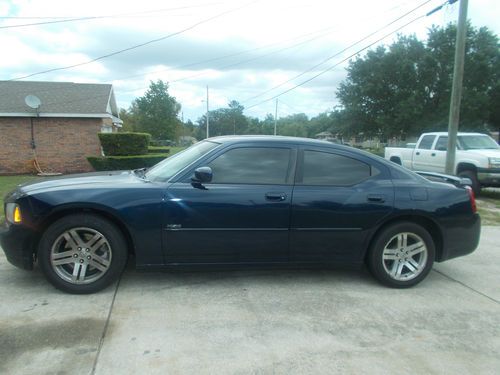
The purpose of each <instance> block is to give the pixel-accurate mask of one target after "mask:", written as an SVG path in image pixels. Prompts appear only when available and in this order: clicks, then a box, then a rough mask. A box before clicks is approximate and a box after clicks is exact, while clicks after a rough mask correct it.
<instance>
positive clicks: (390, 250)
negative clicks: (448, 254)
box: [367, 221, 436, 288]
mask: <svg viewBox="0 0 500 375" xmlns="http://www.w3.org/2000/svg"><path fill="white" fill-rule="evenodd" d="M404 234H406V235H407V245H408V247H407V249H410V248H412V246H413V247H415V249H413V250H411V251H410V253H411V252H416V251H420V252H419V253H415V255H412V254H410V255H408V252H406V253H405V251H401V250H400V248H402V247H403V246H401V247H400V246H399V242H398V241H399V238H398V236H403V237H404ZM403 237H402V240H403ZM394 241H396V242H394ZM419 241H420V242H422V244H423V245H425V248H423V247H418V242H419ZM394 245H396V246H394ZM394 247H396V249H394ZM384 250H385V251H386V253H385V255H384ZM435 253H436V250H435V245H434V241H433V239H432V237H431V235H430V234H429V232H427V230H425V229H424V228H423V227H421V226H420V225H417V224H415V223H412V222H406V221H404V222H398V223H395V224H392V225H390V226H388V227H386V228H384V229H383V230H382V231H381V232H380V233H379V234H378V235H377V236H376V238H375V239H374V240H373V241H372V244H371V246H370V249H369V252H368V255H367V263H368V268H369V269H370V271H371V273H372V274H373V276H374V277H375V278H376V279H377V280H378V281H379V282H380V283H382V284H384V285H387V286H390V287H393V288H409V287H411V286H414V285H416V284H418V283H419V282H421V281H422V280H423V279H425V277H426V276H427V275H428V274H429V272H430V270H431V269H432V265H433V263H434V258H435ZM424 254H425V256H424ZM384 257H385V258H388V257H397V258H394V260H392V259H385V258H384ZM410 257H411V258H412V260H409V258H410ZM409 262H411V263H409ZM401 264H402V265H401ZM414 264H418V265H419V267H415V266H414ZM399 267H401V271H400V273H401V274H400V276H397V272H398V271H399ZM410 267H412V268H415V269H416V270H417V271H418V272H415V271H412V270H411V268H410ZM389 268H390V270H389ZM394 269H395V271H396V274H395V275H391V273H392V271H393V270H394Z"/></svg>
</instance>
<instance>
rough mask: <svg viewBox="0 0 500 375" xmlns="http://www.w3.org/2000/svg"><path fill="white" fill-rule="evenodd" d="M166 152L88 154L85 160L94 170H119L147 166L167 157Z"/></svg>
mask: <svg viewBox="0 0 500 375" xmlns="http://www.w3.org/2000/svg"><path fill="white" fill-rule="evenodd" d="M167 157H168V154H147V155H132V156H108V157H104V158H102V157H97V156H88V157H87V160H88V161H89V163H90V164H91V165H92V167H94V169H95V170H96V171H119V170H128V169H138V168H149V167H152V166H153V165H155V164H157V163H159V162H160V161H162V160H163V159H165V158H167Z"/></svg>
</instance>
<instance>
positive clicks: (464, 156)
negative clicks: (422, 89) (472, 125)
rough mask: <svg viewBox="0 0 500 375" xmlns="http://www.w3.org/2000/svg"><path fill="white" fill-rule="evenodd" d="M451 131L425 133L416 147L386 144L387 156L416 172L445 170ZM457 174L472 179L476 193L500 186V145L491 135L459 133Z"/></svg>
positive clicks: (439, 171)
mask: <svg viewBox="0 0 500 375" xmlns="http://www.w3.org/2000/svg"><path fill="white" fill-rule="evenodd" d="M447 146H448V133H446V132H435V133H424V134H422V135H421V136H420V138H419V139H418V142H417V144H416V145H415V147H414V148H403V147H386V148H385V158H386V159H387V160H390V161H392V162H394V163H397V164H400V165H402V166H404V167H406V168H409V169H411V170H414V171H423V172H437V173H444V172H445V164H446V149H447ZM454 170H455V175H457V176H460V177H467V178H470V179H471V181H472V189H473V190H474V193H476V194H479V192H480V190H481V187H491V186H496V187H498V186H500V146H499V145H498V144H497V143H496V142H495V141H494V140H493V138H491V137H490V136H488V135H485V134H480V133H458V138H457V151H456V156H455V168H454Z"/></svg>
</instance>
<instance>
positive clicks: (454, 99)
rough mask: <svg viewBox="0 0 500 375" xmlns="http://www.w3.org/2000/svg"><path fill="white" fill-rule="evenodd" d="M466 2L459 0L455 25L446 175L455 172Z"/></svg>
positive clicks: (465, 26) (466, 0)
mask: <svg viewBox="0 0 500 375" xmlns="http://www.w3.org/2000/svg"><path fill="white" fill-rule="evenodd" d="M468 2H469V1H468V0H460V8H459V11H458V23H457V41H456V45H455V66H454V68H453V85H452V88H451V101H450V117H449V120H448V149H447V152H446V168H445V172H446V173H447V174H454V172H455V153H456V152H455V151H456V149H457V133H458V122H459V119H460V101H461V99H462V81H463V76H464V57H465V56H464V55H465V37H466V29H467V5H468Z"/></svg>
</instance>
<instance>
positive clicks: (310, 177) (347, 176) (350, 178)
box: [302, 151, 379, 186]
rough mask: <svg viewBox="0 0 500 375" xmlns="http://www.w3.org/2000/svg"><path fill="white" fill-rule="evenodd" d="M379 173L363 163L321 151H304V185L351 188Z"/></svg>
mask: <svg viewBox="0 0 500 375" xmlns="http://www.w3.org/2000/svg"><path fill="white" fill-rule="evenodd" d="M378 173H379V171H378V170H377V169H376V168H373V169H372V167H371V166H370V165H369V164H366V163H364V162H362V161H359V160H357V159H353V158H350V157H347V156H342V155H337V154H330V153H327V152H321V151H304V164H303V168H302V184H303V185H336V186H350V185H354V184H357V183H359V182H361V181H363V180H366V179H367V178H369V177H370V176H372V175H376V174H378Z"/></svg>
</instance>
